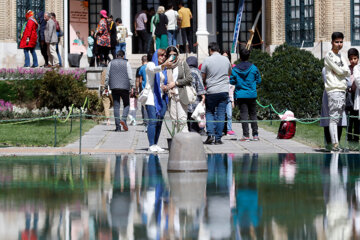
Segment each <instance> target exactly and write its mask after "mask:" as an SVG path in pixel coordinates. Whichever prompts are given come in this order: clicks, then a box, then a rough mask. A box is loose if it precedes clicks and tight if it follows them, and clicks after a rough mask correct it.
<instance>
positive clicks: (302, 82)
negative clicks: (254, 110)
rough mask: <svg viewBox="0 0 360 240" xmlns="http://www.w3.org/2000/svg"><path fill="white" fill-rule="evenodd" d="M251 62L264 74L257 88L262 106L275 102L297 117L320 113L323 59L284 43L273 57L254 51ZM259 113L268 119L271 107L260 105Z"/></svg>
mask: <svg viewBox="0 0 360 240" xmlns="http://www.w3.org/2000/svg"><path fill="white" fill-rule="evenodd" d="M249 61H250V62H252V63H254V64H255V65H256V66H257V67H258V68H259V71H260V73H261V76H262V82H261V84H260V86H259V89H258V101H259V102H260V103H261V104H262V105H269V104H272V105H273V106H274V108H275V109H276V110H277V111H278V112H281V111H283V110H285V109H288V110H291V111H293V112H294V114H295V117H297V118H316V117H318V116H319V115H320V109H321V97H322V93H323V89H324V83H323V80H322V76H321V70H322V68H323V66H324V63H323V61H322V60H319V59H317V58H316V57H314V55H312V53H311V52H309V51H306V50H301V49H299V48H296V47H292V46H289V45H287V44H283V45H280V46H278V47H277V48H276V49H275V51H274V53H273V55H272V56H270V55H269V54H268V53H264V52H261V51H260V50H257V49H256V50H253V51H252V52H251V55H250V60H249ZM236 112H237V111H235V113H236ZM258 113H259V118H261V119H262V118H269V109H262V108H261V107H260V106H258ZM237 115H238V114H237ZM235 117H236V118H237V116H235ZM273 118H274V115H273Z"/></svg>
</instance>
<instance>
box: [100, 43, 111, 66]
mask: <svg viewBox="0 0 360 240" xmlns="http://www.w3.org/2000/svg"><path fill="white" fill-rule="evenodd" d="M109 49H110V48H108V47H104V46H98V51H99V56H100V63H101V64H104V65H106V64H107V62H108V60H109Z"/></svg>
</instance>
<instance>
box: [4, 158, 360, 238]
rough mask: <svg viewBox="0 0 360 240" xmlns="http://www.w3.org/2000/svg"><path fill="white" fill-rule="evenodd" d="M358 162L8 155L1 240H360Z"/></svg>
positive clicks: (5, 159)
mask: <svg viewBox="0 0 360 240" xmlns="http://www.w3.org/2000/svg"><path fill="white" fill-rule="evenodd" d="M359 161H360V158H359V155H345V154H296V155H295V154H272V155H257V154H253V155H250V154H244V155H233V154H227V155H220V154H218V155H209V156H208V172H195V173H189V172H187V173H179V172H176V173H168V172H167V171H166V166H167V159H165V158H164V157H160V159H159V157H158V156H156V155H129V156H125V155H123V156H104V157H100V156H97V157H90V156H82V157H81V158H79V157H71V156H57V157H2V158H0V239H304V238H305V239H351V238H354V239H356V238H359V237H360V187H359V186H360V184H359V182H360V178H359V176H360V174H359V173H360V172H359V170H360V162H359Z"/></svg>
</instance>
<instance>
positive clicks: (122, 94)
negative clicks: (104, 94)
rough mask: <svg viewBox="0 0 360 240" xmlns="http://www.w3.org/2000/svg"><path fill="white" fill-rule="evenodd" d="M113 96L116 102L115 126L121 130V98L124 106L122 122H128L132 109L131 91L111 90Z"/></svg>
mask: <svg viewBox="0 0 360 240" xmlns="http://www.w3.org/2000/svg"><path fill="white" fill-rule="evenodd" d="M111 95H112V97H113V101H114V117H115V125H116V127H117V128H120V98H121V99H122V101H123V105H124V110H123V114H122V116H121V120H122V121H124V122H126V119H127V116H128V114H129V108H130V93H129V90H126V89H111Z"/></svg>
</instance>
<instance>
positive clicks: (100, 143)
mask: <svg viewBox="0 0 360 240" xmlns="http://www.w3.org/2000/svg"><path fill="white" fill-rule="evenodd" d="M144 128H145V127H144V126H143V125H137V126H129V131H127V132H125V131H122V132H115V131H113V130H114V129H115V126H114V123H112V124H111V125H110V126H107V125H106V124H104V123H101V124H99V125H97V126H95V127H94V128H92V129H91V130H90V131H88V132H86V133H85V134H84V136H83V137H82V139H81V141H82V142H81V143H82V149H81V153H82V154H114V153H115V154H116V153H140V154H144V153H148V140H147V134H146V132H144ZM233 130H234V131H235V133H236V134H237V135H235V136H224V137H223V138H222V140H223V142H224V144H222V145H204V149H205V152H206V153H235V154H236V153H315V152H316V149H313V148H312V147H309V146H306V145H304V144H302V143H298V142H296V141H293V140H279V139H276V134H275V133H272V132H269V131H265V130H264V129H261V128H260V129H259V137H260V141H250V142H241V141H239V140H238V138H240V137H241V136H242V130H241V124H239V123H235V124H233ZM168 137H170V135H169V133H168V131H167V129H166V127H165V124H163V128H162V131H161V135H160V141H159V145H160V146H161V147H162V148H164V149H166V150H167V148H168V146H167V138H168ZM205 139H206V136H203V140H205ZM184 151H186V149H184ZM78 153H79V140H78V141H76V142H74V143H71V144H69V145H67V146H65V147H56V148H54V147H45V148H36V147H35V148H34V147H31V148H26V147H21V148H19V147H9V148H0V155H55V154H78ZM164 154H168V151H167V152H165V153H164Z"/></svg>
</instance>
